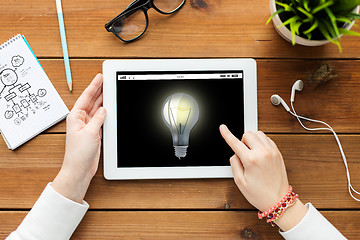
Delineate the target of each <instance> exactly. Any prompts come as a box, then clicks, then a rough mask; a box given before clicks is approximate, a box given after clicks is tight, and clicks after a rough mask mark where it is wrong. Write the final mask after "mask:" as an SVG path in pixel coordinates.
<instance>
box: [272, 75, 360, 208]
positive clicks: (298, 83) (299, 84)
mask: <svg viewBox="0 0 360 240" xmlns="http://www.w3.org/2000/svg"><path fill="white" fill-rule="evenodd" d="M303 88H304V83H303V81H302V80H297V81H296V82H295V83H294V85H293V86H292V88H291V97H290V105H291V110H292V111H291V110H290V108H289V106H288V105H287V104H286V102H285V101H284V100H283V99H282V98H281V97H280V96H279V95H277V94H274V95H272V96H271V98H270V101H271V103H272V104H273V105H276V106H277V105H280V104H281V105H282V106H283V107H284V108H285V110H286V111H287V112H289V113H290V114H291V115H293V116H294V117H296V119H297V120H298V122H299V123H300V125H301V126H302V127H303V128H304V129H306V130H308V131H318V130H328V131H330V132H332V133H333V134H334V137H335V140H336V142H337V144H338V146H339V150H340V153H341V157H342V159H343V161H344V165H345V168H346V177H347V180H348V190H349V194H350V196H351V197H352V198H353V199H354V200H356V201H358V202H360V199H359V198H356V197H354V195H353V192H354V193H356V194H359V195H360V192H358V191H356V190H355V189H354V188H353V186H352V185H351V181H350V172H349V168H348V164H347V160H346V156H345V153H344V150H343V148H342V146H341V143H340V139H339V137H338V136H337V134H336V132H335V131H334V129H333V128H332V127H331V126H330V125H329V124H327V123H326V122H323V121H319V120H315V119H311V118H306V117H303V116H300V115H298V114H297V113H296V111H295V108H294V101H295V92H296V91H301V90H303ZM300 119H302V120H306V121H310V122H316V123H321V124H323V125H325V126H326V128H308V127H306V126H305V125H304V124H303V122H302V121H301V120H300Z"/></svg>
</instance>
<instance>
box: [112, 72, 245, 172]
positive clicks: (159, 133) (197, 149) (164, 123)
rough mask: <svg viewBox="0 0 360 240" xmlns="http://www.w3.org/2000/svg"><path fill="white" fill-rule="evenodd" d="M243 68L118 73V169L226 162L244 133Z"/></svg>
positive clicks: (214, 164) (209, 164)
mask: <svg viewBox="0 0 360 240" xmlns="http://www.w3.org/2000/svg"><path fill="white" fill-rule="evenodd" d="M243 74H244V73H243V71H227V72H222V71H216V72H212V71H199V72H194V71H188V72H117V74H116V79H117V84H116V87H117V89H116V90H117V100H116V101H117V104H116V106H117V107H116V108H117V109H116V110H117V135H118V137H117V139H118V140H117V141H118V142H117V150H118V162H117V165H118V168H123V167H126V168H128V167H187V166H189V167H190V166H229V165H230V164H229V158H230V157H231V156H232V155H233V152H232V151H231V149H230V148H229V147H228V146H227V144H226V143H225V141H224V140H223V138H222V137H221V135H220V132H219V126H220V124H222V123H224V124H226V125H227V126H228V127H229V128H230V130H231V131H232V132H233V133H234V134H235V135H236V136H237V137H238V138H241V136H242V134H243V133H244V94H243Z"/></svg>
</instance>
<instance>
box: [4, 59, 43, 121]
mask: <svg viewBox="0 0 360 240" xmlns="http://www.w3.org/2000/svg"><path fill="white" fill-rule="evenodd" d="M24 61H25V59H24V58H23V57H22V56H20V55H16V56H13V57H12V58H11V65H12V67H13V69H12V68H5V69H3V70H1V71H0V82H1V83H2V84H3V85H4V86H3V87H2V88H1V86H0V100H1V99H2V98H4V99H5V101H6V109H1V111H4V112H3V114H4V117H5V119H8V120H11V119H13V121H14V123H15V124H16V125H20V124H21V123H22V122H23V121H26V119H27V118H29V114H33V115H34V114H36V112H37V111H39V110H40V109H43V110H45V111H46V109H49V107H50V106H49V104H47V102H46V101H43V100H41V98H43V97H44V96H46V94H47V91H46V89H43V88H40V89H38V90H37V91H36V90H35V91H32V90H31V85H30V84H29V83H20V81H19V77H18V74H17V73H16V71H17V70H18V68H19V67H20V66H21V65H23V63H24ZM28 70H29V69H28Z"/></svg>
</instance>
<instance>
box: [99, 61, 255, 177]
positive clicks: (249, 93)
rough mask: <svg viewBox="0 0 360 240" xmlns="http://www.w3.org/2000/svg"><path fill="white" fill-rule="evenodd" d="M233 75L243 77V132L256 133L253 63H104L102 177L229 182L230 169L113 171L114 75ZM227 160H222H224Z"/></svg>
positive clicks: (135, 169)
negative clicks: (198, 179) (105, 113)
mask: <svg viewBox="0 0 360 240" xmlns="http://www.w3.org/2000/svg"><path fill="white" fill-rule="evenodd" d="M217 70H219V71H224V70H225V71H226V70H229V71H234V70H243V73H244V78H243V79H244V81H243V84H244V130H245V131H249V130H250V131H257V129H258V117H257V116H258V114H257V112H258V111H257V74H256V62H255V60H254V59H159V60H106V61H104V63H103V75H104V83H103V96H104V100H103V105H104V107H105V108H106V110H107V116H106V119H105V123H104V134H103V139H104V146H103V149H104V155H103V156H104V176H105V178H106V179H108V180H117V179H171V178H177V179H179V178H231V177H233V175H232V171H231V167H230V166H210V167H143V168H142V167H140V168H118V167H117V159H118V152H117V124H116V117H117V114H116V81H117V80H116V72H118V71H131V72H137V71H141V72H142V71H179V72H182V71H217ZM169 81H171V80H169ZM226 157H228V156H224V158H226Z"/></svg>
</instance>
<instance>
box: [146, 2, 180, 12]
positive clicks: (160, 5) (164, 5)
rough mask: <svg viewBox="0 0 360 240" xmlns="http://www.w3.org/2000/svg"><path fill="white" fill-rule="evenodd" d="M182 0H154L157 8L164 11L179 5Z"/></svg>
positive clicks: (171, 9)
mask: <svg viewBox="0 0 360 240" xmlns="http://www.w3.org/2000/svg"><path fill="white" fill-rule="evenodd" d="M183 2H184V0H154V1H153V3H154V5H155V7H157V9H159V10H160V11H162V12H164V13H171V12H173V11H175V10H176V9H177V8H179V7H180V6H181V4H182V3H183Z"/></svg>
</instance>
